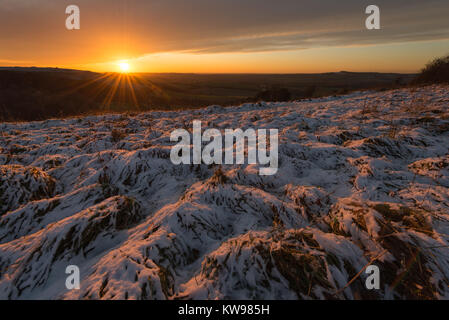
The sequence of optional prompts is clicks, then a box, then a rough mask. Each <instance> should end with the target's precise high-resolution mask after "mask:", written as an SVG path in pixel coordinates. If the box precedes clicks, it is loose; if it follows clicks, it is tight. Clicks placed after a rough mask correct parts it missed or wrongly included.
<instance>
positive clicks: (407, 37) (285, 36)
mask: <svg viewBox="0 0 449 320" xmlns="http://www.w3.org/2000/svg"><path fill="white" fill-rule="evenodd" d="M69 4H71V1H65V0H64V1H58V2H57V3H55V1H50V0H39V1H35V0H33V1H31V0H0V14H1V16H2V19H0V46H1V47H2V48H6V49H4V50H2V51H4V52H3V53H2V52H0V55H2V54H3V55H5V54H7V55H6V56H3V57H14V58H16V59H24V60H25V59H31V58H30V57H31V55H35V56H36V55H37V56H39V58H40V59H43V58H45V57H49V58H52V57H56V56H61V55H65V56H66V57H67V59H70V58H71V57H72V56H73V59H74V58H75V53H76V55H77V56H79V55H80V54H81V55H83V54H85V56H86V58H85V59H89V58H88V57H89V56H100V55H101V56H102V57H103V56H104V57H105V58H106V56H108V53H111V52H115V53H116V54H119V52H126V53H127V54H129V55H133V56H140V55H144V54H149V53H157V52H170V51H181V52H192V53H197V54H201V53H223V52H264V51H279V50H293V49H294V50H298V49H308V48H317V47H323V46H324V47H326V46H363V45H381V44H387V43H397V42H412V41H425V40H442V39H447V38H448V34H449V32H448V31H449V27H448V24H447V17H448V16H449V3H448V2H447V0H429V1H422V0H407V1H406V0H395V1H387V0H377V1H376V4H377V5H378V6H379V7H380V9H381V26H382V29H381V30H379V31H368V30H366V29H365V27H364V21H365V18H366V15H365V13H364V11H365V8H366V6H368V5H369V4H371V2H368V1H364V0H363V1H360V0H346V1H344V2H342V1H339V2H337V1H335V0H325V1H320V2H317V1H312V0H276V1H275V0H267V1H260V0H191V1H185V0H150V1H141V0H78V1H77V4H78V6H79V7H80V9H81V30H80V31H79V32H77V33H71V32H68V31H67V30H65V27H64V26H65V24H64V19H65V7H66V6H67V5H69ZM8 48H9V49H8ZM8 50H9V51H8ZM0 57H1V56H0Z"/></svg>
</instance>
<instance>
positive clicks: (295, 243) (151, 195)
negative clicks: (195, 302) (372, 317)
mask: <svg viewBox="0 0 449 320" xmlns="http://www.w3.org/2000/svg"><path fill="white" fill-rule="evenodd" d="M448 106H449V92H448V87H443V86H434V87H425V88H419V89H413V90H410V89H401V90H395V91H389V92H381V93H379V92H362V93H353V94H350V95H347V96H341V97H329V98H322V99H315V100H310V101H302V102H289V103H270V104H265V103H261V104H246V105H242V106H238V107H229V108H222V107H219V106H211V107H208V108H205V109H199V110H195V111H179V112H148V113H141V114H136V115H129V116H124V115H104V116H92V117H85V118H79V119H78V118H76V119H65V120H47V121H43V122H30V123H3V124H0V135H1V139H0V152H1V154H0V172H1V175H0V299H43V298H51V299H57V298H58V299H175V298H193V299H204V298H207V299H216V298H218V299H268V298H273V299H298V298H299V299H307V298H312V299H329V298H340V299H361V298H373V299H402V298H418V299H449V108H448ZM193 120H202V122H203V129H205V128H206V127H209V128H212V127H213V128H218V129H222V130H224V129H226V128H242V129H246V128H249V127H252V128H278V129H279V139H280V140H279V170H278V172H277V174H276V175H275V176H259V175H258V170H257V166H254V165H242V166H238V165H235V166H232V165H223V166H222V167H221V170H219V169H218V167H217V166H207V165H190V166H189V165H180V166H175V165H173V164H172V163H171V161H170V157H169V156H170V147H171V146H172V145H173V143H171V142H170V139H169V138H170V133H171V132H172V131H173V130H174V129H178V128H189V127H190V128H191V125H192V121H193ZM370 261H372V262H371V263H372V264H376V265H378V266H379V268H380V271H381V289H380V290H372V291H368V290H366V289H365V286H364V283H365V280H364V279H365V274H364V273H362V275H361V276H360V277H358V278H357V279H356V280H355V281H354V282H352V284H351V285H349V286H348V287H347V288H346V289H345V290H339V289H340V288H343V287H345V285H346V284H347V283H348V282H349V281H350V280H351V279H352V278H353V277H354V276H355V275H356V274H357V273H358V271H360V270H361V269H362V268H363V267H364V266H366V265H367V264H369V262H370ZM67 265H77V266H79V267H80V269H81V280H82V281H81V289H80V290H73V291H68V290H67V289H66V288H65V279H66V276H67V275H66V274H65V268H66V266H67Z"/></svg>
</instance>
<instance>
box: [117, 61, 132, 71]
mask: <svg viewBox="0 0 449 320" xmlns="http://www.w3.org/2000/svg"><path fill="white" fill-rule="evenodd" d="M118 66H119V68H120V72H122V73H127V72H129V69H130V66H129V63H128V62H119V63H118Z"/></svg>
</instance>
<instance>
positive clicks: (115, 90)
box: [0, 68, 415, 121]
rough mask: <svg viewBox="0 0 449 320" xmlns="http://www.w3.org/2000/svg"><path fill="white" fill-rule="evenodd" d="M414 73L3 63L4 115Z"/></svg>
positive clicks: (164, 103)
mask: <svg viewBox="0 0 449 320" xmlns="http://www.w3.org/2000/svg"><path fill="white" fill-rule="evenodd" d="M414 76H415V75H411V74H394V73H388V74H385V73H352V72H338V73H323V74H148V73H142V74H133V75H118V74H100V73H94V72H87V71H77V70H67V69H45V68H0V120H3V121H15V120H42V119H47V118H50V117H64V116H73V115H82V114H90V113H99V112H126V111H145V110H154V109H179V108H197V107H202V106H207V105H212V104H220V105H224V106H226V105H232V104H240V103H243V102H250V101H257V100H277V101H279V100H300V99H303V98H311V97H318V96H328V95H335V94H343V93H347V92H349V91H354V90H362V89H383V88H392V87H397V86H401V85H405V84H407V83H409V82H410V81H411V80H412V79H413V78H414ZM278 89H282V90H284V93H285V92H288V95H287V96H286V97H287V98H285V97H284V98H283V97H278V96H276V98H274V99H270V98H269V97H270V92H271V91H273V90H274V91H276V90H278ZM264 92H265V95H264V94H263V93H264ZM267 93H268V95H267Z"/></svg>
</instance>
